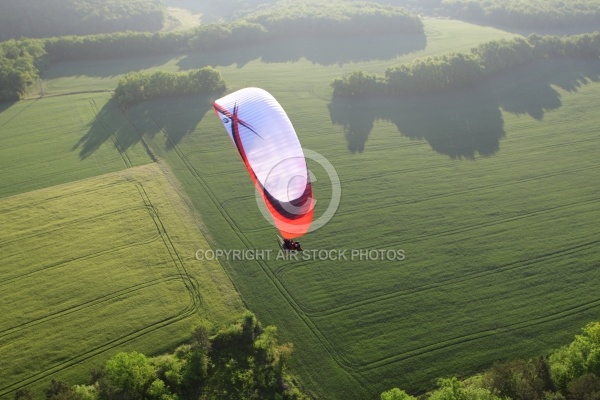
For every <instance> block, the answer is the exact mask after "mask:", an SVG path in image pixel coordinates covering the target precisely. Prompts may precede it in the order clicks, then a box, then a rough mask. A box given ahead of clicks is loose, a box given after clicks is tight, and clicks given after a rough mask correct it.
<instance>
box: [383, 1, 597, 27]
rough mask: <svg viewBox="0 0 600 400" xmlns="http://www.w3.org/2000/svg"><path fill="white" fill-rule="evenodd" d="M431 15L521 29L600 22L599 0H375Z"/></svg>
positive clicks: (573, 25)
mask: <svg viewBox="0 0 600 400" xmlns="http://www.w3.org/2000/svg"><path fill="white" fill-rule="evenodd" d="M377 1H379V2H381V3H386V4H393V5H397V6H401V7H406V8H407V9H409V10H411V11H413V12H417V13H421V14H425V15H431V16H437V17H449V18H456V19H463V20H468V21H477V22H481V23H486V24H493V25H499V26H505V27H513V28H520V29H546V30H553V29H564V28H573V27H580V26H582V25H583V26H590V25H598V24H599V23H600V1H598V0H569V1H561V0H377Z"/></svg>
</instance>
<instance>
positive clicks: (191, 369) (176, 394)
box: [14, 312, 308, 400]
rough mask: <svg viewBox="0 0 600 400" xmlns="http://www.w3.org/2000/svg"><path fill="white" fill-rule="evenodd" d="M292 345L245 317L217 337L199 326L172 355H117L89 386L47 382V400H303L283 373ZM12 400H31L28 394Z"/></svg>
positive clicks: (24, 392) (270, 328) (272, 329)
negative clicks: (280, 340)
mask: <svg viewBox="0 0 600 400" xmlns="http://www.w3.org/2000/svg"><path fill="white" fill-rule="evenodd" d="M291 352H292V345H291V344H279V343H278V342H277V330H276V328H275V327H274V326H267V327H263V326H262V325H261V324H260V323H259V322H258V321H257V320H256V317H255V316H254V314H252V313H250V312H247V313H246V314H245V315H244V317H243V319H242V320H241V321H239V322H238V323H236V324H233V325H230V326H226V327H224V328H222V329H221V330H219V331H218V332H217V333H216V334H214V335H210V332H209V329H207V328H206V327H205V326H200V327H199V328H198V329H196V331H195V332H194V334H193V335H192V337H191V340H190V342H189V343H186V344H183V345H181V346H179V347H178V348H177V349H176V350H175V351H174V352H173V353H172V354H164V355H160V356H156V357H147V356H145V355H144V354H141V353H138V352H135V351H134V352H130V353H118V354H116V355H115V356H113V357H112V358H110V359H109V360H107V361H106V363H105V364H104V365H103V366H102V367H101V368H98V369H96V370H94V371H92V373H91V377H90V382H89V384H84V385H70V384H67V383H66V382H63V381H57V380H52V381H51V382H50V383H49V384H48V386H47V387H46V390H45V399H47V400H142V399H147V400H188V399H190V400H197V399H225V398H226V399H229V400H242V399H244V400H252V399H257V400H258V399H280V400H304V399H308V397H307V396H306V395H304V394H303V393H302V392H301V391H300V390H299V389H298V388H297V387H296V385H295V384H294V382H293V380H292V378H291V377H290V375H289V374H288V372H287V367H286V360H287V359H288V358H289V356H290V355H291ZM14 398H15V400H32V399H34V395H33V393H32V391H31V390H30V389H28V388H24V389H20V390H18V391H17V392H16V393H15V397H14Z"/></svg>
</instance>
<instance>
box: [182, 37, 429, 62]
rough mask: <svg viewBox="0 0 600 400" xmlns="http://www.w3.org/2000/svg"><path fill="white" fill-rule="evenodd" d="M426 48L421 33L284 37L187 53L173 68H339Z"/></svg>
mask: <svg viewBox="0 0 600 400" xmlns="http://www.w3.org/2000/svg"><path fill="white" fill-rule="evenodd" d="M426 45H427V38H426V36H425V35H424V34H411V35H404V36H398V35H367V36H332V37H301V38H285V39H279V40H272V41H269V42H267V43H262V44H257V45H249V46H240V47H236V48H235V49H226V50H225V49H224V50H219V51H213V52H210V53H203V54H190V55H188V56H187V57H184V58H182V59H181V60H180V61H179V63H178V64H177V65H178V66H179V68H181V69H184V70H187V69H193V68H202V67H205V66H211V67H218V66H228V65H233V64H236V65H237V67H238V68H242V67H243V66H244V65H246V64H247V63H249V62H250V61H253V60H258V59H260V60H261V61H262V62H264V63H287V62H296V61H300V60H301V59H302V58H305V59H307V60H308V61H310V62H312V63H314V64H319V65H323V66H330V65H343V64H348V63H354V62H367V61H372V60H391V59H393V58H396V57H398V56H401V55H404V54H408V53H412V52H415V51H419V50H423V49H424V48H425V47H426Z"/></svg>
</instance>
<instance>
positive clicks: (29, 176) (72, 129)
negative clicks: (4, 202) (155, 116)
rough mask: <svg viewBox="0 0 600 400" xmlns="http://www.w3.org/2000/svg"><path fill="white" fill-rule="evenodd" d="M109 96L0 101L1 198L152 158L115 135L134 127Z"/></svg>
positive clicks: (132, 133) (131, 132)
mask: <svg viewBox="0 0 600 400" xmlns="http://www.w3.org/2000/svg"><path fill="white" fill-rule="evenodd" d="M109 99H110V94H109V93H87V94H78V95H71V96H58V97H51V98H44V99H38V100H28V101H22V102H18V103H14V104H8V105H0V142H1V143H2V146H1V147H0V171H2V181H0V197H6V196H10V195H14V194H18V193H24V192H27V191H30V190H34V189H39V188H43V187H50V186H52V185H56V184H60V183H66V182H72V181H74V180H77V179H82V178H87V177H91V176H95V175H99V174H102V173H107V172H114V171H118V170H121V169H124V168H127V167H131V166H136V165H142V164H146V163H149V162H151V160H150V158H149V156H148V155H147V154H146V151H145V150H144V148H143V146H142V145H136V146H128V145H127V144H126V143H124V142H123V141H122V140H120V139H121V138H122V137H123V136H127V137H129V136H135V128H134V127H133V126H131V125H128V122H127V120H126V119H125V118H124V117H123V116H122V115H120V113H119V112H118V111H117V110H116V108H115V107H113V106H112V103H109V104H108V105H105V104H106V103H107V102H108V100H109ZM99 107H101V108H103V110H100V109H99ZM113 134H114V135H113ZM90 138H93V139H91V140H90Z"/></svg>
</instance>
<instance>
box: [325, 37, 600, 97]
mask: <svg viewBox="0 0 600 400" xmlns="http://www.w3.org/2000/svg"><path fill="white" fill-rule="evenodd" d="M555 57H566V58H593V59H598V57H600V33H593V34H584V35H575V36H569V37H556V36H539V35H531V36H529V37H528V38H526V39H524V38H516V39H513V40H504V41H493V42H489V43H484V44H481V45H479V46H477V47H475V48H474V49H472V50H471V51H470V52H469V53H451V54H447V55H442V56H435V57H427V58H420V59H415V60H414V61H413V62H412V63H410V64H402V65H399V66H395V67H391V68H388V69H387V70H386V72H385V76H379V75H375V74H368V73H365V72H363V71H355V72H353V73H350V74H348V75H346V76H344V77H341V78H336V79H335V80H334V81H333V82H332V83H331V87H332V88H333V92H334V95H341V96H360V95H368V94H388V95H401V94H414V93H431V92H438V91H442V90H450V89H456V88H460V87H466V86H470V85H474V84H477V83H479V82H481V81H482V80H484V79H488V78H490V77H492V76H494V75H497V74H499V73H502V72H506V71H509V70H510V69H513V68H516V67H519V66H522V65H524V64H526V63H529V62H532V61H534V60H539V59H543V58H555Z"/></svg>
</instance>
